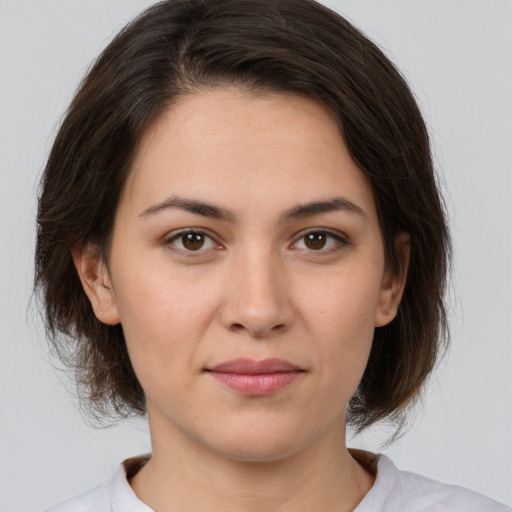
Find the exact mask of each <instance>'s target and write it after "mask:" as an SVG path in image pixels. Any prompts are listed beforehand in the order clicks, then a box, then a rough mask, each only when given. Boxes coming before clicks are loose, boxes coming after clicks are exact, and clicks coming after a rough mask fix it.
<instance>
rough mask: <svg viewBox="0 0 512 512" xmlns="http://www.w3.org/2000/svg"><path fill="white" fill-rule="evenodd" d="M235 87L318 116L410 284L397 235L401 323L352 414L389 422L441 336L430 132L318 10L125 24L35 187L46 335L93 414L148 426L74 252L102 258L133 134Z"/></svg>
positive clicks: (295, 0)
mask: <svg viewBox="0 0 512 512" xmlns="http://www.w3.org/2000/svg"><path fill="white" fill-rule="evenodd" d="M227 85H229V86H233V85H234V86H237V87H240V88H243V89H245V90H248V91H250V92H254V93H256V94H260V93H263V94H265V93H277V94H280V93H283V94H287V93H296V94H301V95H305V96H308V97H310V98H312V99H313V100H315V101H318V102H319V103H322V104H323V105H326V106H327V107H328V108H329V109H330V110H331V111H332V112H333V114H334V115H335V116H336V118H337V119H338V120H339V125H340V132H341V133H342V136H343V138H344V140H345V143H346V145H347V147H348V150H349V152H350V154H351V156H352V158H353V159H354V161H355V162H356V163H357V164H358V166H359V167H360V169H361V170H362V172H363V173H364V174H365V176H366V177H367V179H368V181H369V183H370V185H371V187H372V189H373V193H374V196H375V200H376V205H377V211H378V215H379V220H380V224H381V229H382V233H383V239H384V246H385V252H386V259H387V264H388V265H390V266H391V268H393V269H394V271H395V272H401V271H403V266H404V262H403V259H402V258H403V255H401V254H397V253H396V252H395V250H394V240H395V237H396V236H397V234H399V233H401V232H407V233H409V235H410V240H411V253H410V263H409V268H408V276H407V284H406V287H405V291H404V296H403V299H402V302H401V305H400V308H399V312H398V315H397V317H396V318H395V319H394V320H393V321H392V322H391V323H390V324H388V325H387V326H384V327H380V328H377V329H376V332H375V336H374V342H373V347H372V351H371V354H370V359H369V362H368V366H367V368H366V371H365V373H364V376H363V378H362V381H361V383H360V386H359V388H358V390H357V392H356V394H355V396H354V397H353V398H352V400H351V402H350V404H349V411H348V421H349V424H351V425H352V426H353V427H355V428H356V429H357V430H363V429H364V428H365V427H367V426H368V425H370V424H372V423H374V422H376V421H379V420H382V419H389V420H391V421H394V422H395V423H396V424H397V425H399V424H400V421H401V420H403V418H404V417H405V413H406V411H407V407H408V405H410V404H411V403H412V402H413V401H414V398H415V397H417V396H418V394H419V392H420V390H421V388H422V385H423V384H424V383H425V381H426V379H427V377H428V375H429V374H430V372H431V371H432V369H433V367H434V365H435V363H436V360H437V358H438V355H439V353H440V349H441V348H442V347H443V346H444V342H445V341H446V339H447V321H446V311H445V306H444V294H445V286H446V279H447V278H446V276H447V267H448V262H449V255H450V241H449V233H448V229H447V225H446V219H445V213H444V209H443V204H442V200H441V197H440V193H439V190H438V187H437V184H436V178H435V174H434V170H433V164H432V158H431V153H430V143H429V137H428V133H427V130H426V127H425V124H424V121H423V119H422V116H421V113H420V111H419V109H418V107H417V105H416V102H415V100H414V98H413V95H412V94H411V92H410V90H409V88H408V86H407V84H406V82H405V81H404V79H403V78H402V76H401V75H400V73H399V72H398V71H397V70H396V68H395V67H394V66H393V64H392V63H391V62H390V61H389V60H388V59H387V58H386V57H385V56H384V55H383V53H382V52H381V51H380V50H379V49H378V48H377V47H376V46H375V45H374V44H373V43H372V42H371V41H369V40H368V39H367V38H366V37H365V36H364V35H363V34H361V32H359V31H358V30H357V29H356V28H354V27H353V26H352V25H351V24H350V23H349V22H347V21H346V20H345V19H344V18H342V17H341V16H339V15H337V14H336V13H334V12H333V11H331V10H329V9H328V8H326V7H324V6H322V5H320V4H318V3H316V2H314V1H313V0H279V1H273V0H167V1H164V2H160V3H158V4H156V5H154V6H153V7H151V8H149V9H148V10H146V11H145V12H143V13H142V14H141V15H140V16H139V17H138V18H136V19H135V20H134V21H133V22H131V23H130V24H129V25H127V26H126V27H125V28H124V29H123V30H122V31H121V32H120V33H119V34H118V36H117V37H116V38H115V39H114V40H113V41H112V42H111V43H110V45H109V46H108V47H107V48H106V49H105V50H104V52H103V53H102V54H101V55H100V57H99V58H98V60H97V61H96V63H95V64H94V66H93V67H92V68H91V70H90V71H89V72H88V74H87V76H86V77H85V79H84V80H83V83H82V84H81V86H80V88H79V90H78V92H77V93H76V96H75V97H74V99H73V101H72V103H71V105H70V107H69V109H68V111H67V114H66V116H65V118H64V121H63V122H62V125H61V128H60V131H59V132H58V134H57V137H56V140H55V142H54V145H53V148H52V150H51V153H50V155H49V158H48V162H47V165H46V168H45V171H44V175H43V177H42V182H41V194H40V200H39V211H38V219H37V220H38V231H37V247H36V255H35V260H36V275H35V288H36V290H37V291H38V292H39V294H40V297H41V300H42V303H43V305H44V308H45V309H44V311H45V317H46V326H47V334H48V337H49V339H50V340H51V343H52V346H53V348H54V349H55V350H56V352H57V354H58V355H59V356H60V357H61V359H62V360H64V361H65V362H66V364H68V365H69V366H71V367H72V368H74V369H75V371H76V375H77V379H78V383H79V388H80V389H81V391H82V396H83V397H84V398H86V399H87V400H86V403H88V404H89V405H90V409H91V411H92V412H96V415H97V416H99V417H108V416H109V415H113V416H117V417H119V416H120V417H125V416H129V415H131V414H143V413H145V397H144V392H143V390H142V388H141V386H140V384H139V382H138V380H137V377H136V375H135V373H134V371H133V368H132V366H131V364H130V360H129V357H128V354H127V350H126V345H125V340H124V337H123V330H122V327H121V325H117V326H109V325H104V324H102V323H101V322H100V321H99V320H98V319H97V318H96V317H95V315H94V313H93V310H92V307H91V304H90V303H89V300H88V299H87V297H86V295H85V293H84V291H83V289H82V286H81V283H80V280H79V278H78V274H77V272H76V270H75V267H74V265H73V261H72V257H71V249H72V248H77V247H86V246H88V245H94V246H96V247H98V250H99V251H100V252H101V254H103V255H104V257H105V258H107V259H108V246H109V240H110V237H111V233H112V229H113V223H114V218H115V214H116V209H117V205H118V201H119V197H120V194H121V190H122V188H123V185H124V183H125V180H126V178H127V175H128V173H129V172H130V166H131V163H132V161H133V159H134V156H135V154H136V152H137V149H138V147H139V144H140V142H141V139H142V137H143V136H144V134H145V133H146V132H147V130H148V128H149V127H150V126H151V124H152V123H154V121H155V120H156V119H157V117H158V116H159V115H161V114H162V113H163V112H164V111H165V110H167V109H168V108H170V107H171V106H172V105H173V104H174V103H176V102H177V101H178V100H179V98H180V97H183V96H184V95H187V94H193V93H194V92H198V91H201V90H205V89H211V88H215V87H223V86H227Z"/></svg>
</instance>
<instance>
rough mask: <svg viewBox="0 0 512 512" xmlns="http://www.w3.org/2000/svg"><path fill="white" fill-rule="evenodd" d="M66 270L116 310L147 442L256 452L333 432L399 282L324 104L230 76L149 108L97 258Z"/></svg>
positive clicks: (363, 185)
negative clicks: (242, 84)
mask: <svg viewBox="0 0 512 512" xmlns="http://www.w3.org/2000/svg"><path fill="white" fill-rule="evenodd" d="M75 262H76V263H77V266H78V268H79V272H80V269H81V268H82V269H84V268H86V267H87V265H86V264H84V263H83V261H82V263H81V262H80V255H78V256H76V257H75ZM81 274H82V280H83V282H84V286H85V288H86V291H87V293H88V294H89V296H90V297H91V301H92V303H93V306H94V308H95V310H96V311H97V313H98V317H99V318H100V319H101V320H102V321H104V322H106V323H112V324H114V323H117V322H121V324H122V327H123V331H124V334H125V338H126V343H127V347H128V351H129V354H130V358H131V361H132V364H133V367H134V369H135V373H136V374H137V377H138V378H139V380H140V383H141V385H142V387H143V389H144V391H145V393H146V396H147V405H148V412H149V418H150V423H151V427H152V434H153V436H154V438H158V436H162V437H163V436H165V435H169V436H174V437H176V436H178V437H180V436H181V438H182V439H186V440H188V441H190V442H193V443H196V444H197V445H198V446H201V447H202V448H204V449H207V450H211V451H212V452H215V453H217V454H221V455H224V456H226V457H230V458H234V459H237V460H259V461H261V460H276V459H279V458H283V457H287V456H290V455H292V454H295V453H298V452H300V451H301V450H305V449H307V448H309V447H312V446H315V445H318V444H319V443H320V444H321V443H323V442H325V441H326V440H328V439H331V438H332V439H335V438H336V439H340V437H341V438H342V437H343V434H344V428H345V415H346V413H345V411H346V406H347V403H348V402H349V400H350V398H351V396H352V395H353V393H354V391H355V390H356V388H357V386H358V384H359V381H360V379H361V376H362V374H363V372H364V369H365V366H366V363H367V360H368V356H369V351H370V348H371V344H372V337H373V332H374V328H375V326H380V325H384V324H385V323H387V322H388V321H390V320H391V319H392V317H393V316H394V313H395V311H396V307H397V304H398V301H399V299H400V293H401V287H402V283H401V282H400V280H399V279H398V278H396V277H395V276H393V275H392V274H391V273H390V272H389V271H388V270H387V269H386V265H385V261H384V250H383V242H382V237H381V232H380V229H379V223H378V219H377V214H376V208H375V203H374V199H373V195H372V190H371V188H370V187H369V185H368V183H367V181H366V179H365V177H364V175H363V173H362V172H361V171H360V169H359V168H358V167H357V166H356V164H355V163H354V162H353V160H352V159H351V158H350V156H349V153H348V151H347V149H346V147H345V145H344V143H343V140H342V137H341V135H340V131H339V128H338V126H337V124H336V122H335V120H334V119H333V117H332V116H331V114H330V113H329V112H328V111H327V110H326V109H325V108H323V107H322V106H320V105H318V104H316V103H314V102H313V101H311V100H309V99H305V98H302V97H298V96H293V95H290V96H288V95H267V96H263V95H262V96H253V95H249V94H248V93H247V94H245V93H243V92H240V91H237V90H213V91H209V92H204V93H202V94H196V95H191V96H188V97H185V98H184V99H182V100H181V102H180V103H179V104H177V105H176V106H174V107H173V108H172V109H171V110H170V111H168V112H167V113H165V115H163V116H162V117H161V118H160V120H159V121H158V122H157V123H156V125H155V126H154V127H153V129H152V130H151V131H150V132H149V133H148V134H147V136H146V138H145V140H144V141H143V144H142V146H141V149H140V151H139V154H138V157H137V159H136V162H135V164H134V166H133V170H132V172H131V174H130V176H129V178H128V180H127V183H126V185H125V188H124V192H123V194H122V197H121V200H120V204H119V207H118V212H117V216H116V222H115V228H114V232H113V238H112V246H111V253H110V261H109V271H108V272H107V271H106V269H105V266H104V265H102V264H101V263H98V265H97V266H96V267H94V269H93V270H91V269H89V270H85V271H82V272H81ZM91 276H92V277H91ZM100 311H101V312H100Z"/></svg>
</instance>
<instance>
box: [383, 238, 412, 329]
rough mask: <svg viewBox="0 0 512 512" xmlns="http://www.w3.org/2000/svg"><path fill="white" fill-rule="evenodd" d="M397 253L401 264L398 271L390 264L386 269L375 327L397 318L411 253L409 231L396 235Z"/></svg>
mask: <svg viewBox="0 0 512 512" xmlns="http://www.w3.org/2000/svg"><path fill="white" fill-rule="evenodd" d="M395 254H396V255H397V258H398V260H399V261H400V263H401V264H400V267H399V269H398V271H395V270H394V269H392V268H390V266H389V265H388V266H387V268H386V269H385V270H384V275H383V277H382V282H381V288H380V292H379V303H378V305H377V313H376V315H375V327H382V326H384V325H387V324H388V323H389V322H391V321H392V320H393V319H394V318H395V316H396V313H397V311H398V306H399V305H400V301H401V300H402V295H403V293H404V288H405V283H406V280H407V269H408V267H409V258H410V254H411V239H410V236H409V233H399V234H398V235H397V236H396V237H395Z"/></svg>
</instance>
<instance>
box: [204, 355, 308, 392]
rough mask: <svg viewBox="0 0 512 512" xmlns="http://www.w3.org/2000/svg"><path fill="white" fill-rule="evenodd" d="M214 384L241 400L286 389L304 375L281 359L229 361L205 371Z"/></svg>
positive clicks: (300, 370)
mask: <svg viewBox="0 0 512 512" xmlns="http://www.w3.org/2000/svg"><path fill="white" fill-rule="evenodd" d="M205 371H206V372H208V373H209V374H210V375H211V376H212V377H213V378H214V379H216V380H217V381H218V382H220V383H222V384H224V385H225V386H227V387H229V388H230V389H232V390H233V391H236V392H237V393H239V394H242V395H245V396H266V395H271V394H273V393H276V392H278V391H279V390H281V389H283V388H285V387H288V386H289V385H291V384H292V383H293V382H294V381H296V380H297V379H298V378H299V377H300V376H301V375H302V374H304V373H305V371H304V370H303V369H301V368H299V367H297V366H295V365H293V364H291V363H289V362H288V361H284V360H282V359H264V360H262V361H254V360H252V359H233V360H231V361H226V362H224V363H221V364H219V365H217V366H214V367H212V368H207V369H206V370H205Z"/></svg>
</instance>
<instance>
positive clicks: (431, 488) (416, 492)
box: [357, 455, 511, 512]
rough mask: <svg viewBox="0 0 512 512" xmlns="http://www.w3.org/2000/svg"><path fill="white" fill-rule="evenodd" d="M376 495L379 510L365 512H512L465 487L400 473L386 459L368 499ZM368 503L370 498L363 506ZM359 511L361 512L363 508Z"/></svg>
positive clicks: (381, 462) (382, 463)
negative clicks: (399, 511)
mask: <svg viewBox="0 0 512 512" xmlns="http://www.w3.org/2000/svg"><path fill="white" fill-rule="evenodd" d="M372 494H373V498H374V500H375V504H377V502H380V503H379V506H378V508H374V509H372V508H368V509H366V508H362V509H361V512H366V510H368V511H370V510H376V511H379V512H391V511H396V510H407V511H408V512H441V511H442V512H510V511H511V509H510V508H509V507H507V506H505V505H502V504H500V503H498V502H496V501H493V500H491V499H489V498H486V497H485V496H482V495H481V494H479V493H477V492H474V491H470V490H469V489H465V488H464V487H459V486H456V485H447V484H443V483H441V482H438V481H436V480H432V479H430V478H426V477H424V476H421V475H418V474H416V473H410V472H408V471H399V470H398V469H397V468H396V467H395V465H394V464H393V463H392V462H391V461H390V460H389V459H388V458H387V457H386V456H384V455H380V456H379V459H378V469H377V480H376V482H375V485H374V487H373V488H372V490H371V491H370V493H369V494H368V496H367V498H372ZM365 501H366V498H365V500H363V503H364V502H365ZM370 501H371V500H370ZM363 503H361V505H362V504H363ZM357 511H358V512H359V508H358V509H357Z"/></svg>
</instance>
